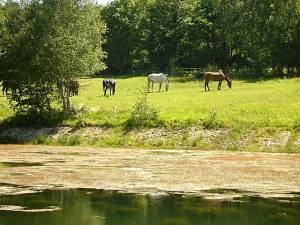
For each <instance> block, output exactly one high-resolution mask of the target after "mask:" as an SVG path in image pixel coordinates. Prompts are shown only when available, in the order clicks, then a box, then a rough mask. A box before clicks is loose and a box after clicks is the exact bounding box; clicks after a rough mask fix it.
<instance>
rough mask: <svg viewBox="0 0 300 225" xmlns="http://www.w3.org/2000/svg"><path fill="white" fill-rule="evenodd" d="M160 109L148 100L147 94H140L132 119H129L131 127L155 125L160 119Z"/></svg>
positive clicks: (128, 122) (128, 123)
mask: <svg viewBox="0 0 300 225" xmlns="http://www.w3.org/2000/svg"><path fill="white" fill-rule="evenodd" d="M158 114H159V110H158V108H154V107H153V106H151V105H150V104H149V102H148V101H147V94H144V93H141V94H140V95H138V97H137V100H136V103H135V105H134V106H133V111H132V113H131V117H130V119H129V120H128V121H127V125H128V126H129V127H142V126H149V125H150V126H151V125H152V126H153V125H154V124H155V123H156V122H157V120H158Z"/></svg>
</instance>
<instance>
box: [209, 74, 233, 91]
mask: <svg viewBox="0 0 300 225" xmlns="http://www.w3.org/2000/svg"><path fill="white" fill-rule="evenodd" d="M210 80H212V81H219V84H218V89H217V90H221V85H222V81H223V80H226V81H227V85H228V87H229V88H230V89H231V85H232V81H231V79H230V78H229V76H228V75H227V74H225V73H224V72H223V71H221V70H219V72H206V73H204V86H205V91H207V90H208V91H209V86H208V83H209V81H210ZM206 88H207V90H206Z"/></svg>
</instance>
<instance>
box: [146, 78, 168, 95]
mask: <svg viewBox="0 0 300 225" xmlns="http://www.w3.org/2000/svg"><path fill="white" fill-rule="evenodd" d="M163 82H165V83H166V91H168V90H169V79H168V77H167V74H163V73H151V74H150V75H149V76H148V92H150V84H151V83H152V92H153V85H154V83H159V91H160V90H161V86H162V83H163Z"/></svg>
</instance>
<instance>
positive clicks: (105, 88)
mask: <svg viewBox="0 0 300 225" xmlns="http://www.w3.org/2000/svg"><path fill="white" fill-rule="evenodd" d="M106 90H107V87H106V86H105V87H104V88H103V93H104V96H106Z"/></svg>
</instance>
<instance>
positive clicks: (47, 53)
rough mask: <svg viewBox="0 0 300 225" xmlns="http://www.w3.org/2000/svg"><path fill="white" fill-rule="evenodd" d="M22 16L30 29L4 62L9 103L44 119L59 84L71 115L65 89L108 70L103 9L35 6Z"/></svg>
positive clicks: (78, 2) (73, 1)
mask: <svg viewBox="0 0 300 225" xmlns="http://www.w3.org/2000/svg"><path fill="white" fill-rule="evenodd" d="M20 4H21V3H20ZM22 10H24V12H25V14H26V22H27V26H25V25H24V26H23V27H26V28H22V30H24V32H23V33H22V35H19V36H20V37H19V38H17V39H16V41H14V42H13V43H11V44H12V48H11V51H10V52H9V54H6V56H5V58H6V61H7V62H8V63H7V65H8V67H7V68H6V73H8V74H10V79H11V80H12V81H13V82H10V83H11V84H12V85H11V86H12V87H11V90H12V91H11V93H10V95H9V98H10V100H11V102H12V103H15V104H14V106H15V107H16V108H17V109H19V110H24V109H25V111H28V110H30V111H36V112H39V113H43V112H45V111H49V110H50V109H51V104H52V102H53V101H54V99H55V94H53V93H55V92H54V89H55V87H56V85H57V84H59V88H60V98H59V99H60V100H61V102H62V103H63V109H64V111H66V112H68V111H69V110H70V96H69V91H68V86H67V85H66V84H68V83H69V82H70V80H72V79H75V78H77V77H79V76H83V75H90V74H93V73H94V72H95V71H101V70H103V69H104V68H105V65H104V63H103V62H102V60H103V59H104V57H105V53H104V52H103V51H102V48H101V45H102V44H103V42H104V40H103V33H104V31H105V26H104V24H103V22H102V20H101V18H100V13H99V9H98V8H97V7H96V5H95V4H94V3H93V2H92V1H89V0H44V1H38V0H36V1H30V2H29V3H26V4H25V5H24V6H22ZM26 108H27V109H28V110H26Z"/></svg>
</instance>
